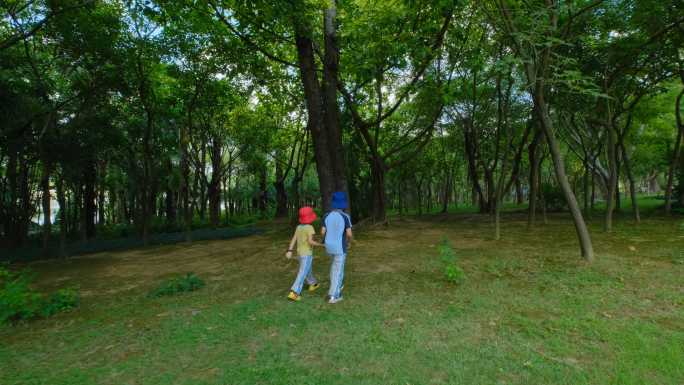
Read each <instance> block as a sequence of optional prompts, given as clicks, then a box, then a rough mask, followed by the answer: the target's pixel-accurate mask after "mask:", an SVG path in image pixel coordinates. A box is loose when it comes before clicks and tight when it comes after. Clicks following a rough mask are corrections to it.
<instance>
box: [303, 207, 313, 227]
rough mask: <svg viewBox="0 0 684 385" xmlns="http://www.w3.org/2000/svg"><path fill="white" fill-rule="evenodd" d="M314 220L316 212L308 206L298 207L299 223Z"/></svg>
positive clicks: (306, 223)
mask: <svg viewBox="0 0 684 385" xmlns="http://www.w3.org/2000/svg"><path fill="white" fill-rule="evenodd" d="M315 220H316V212H315V211H314V210H313V209H312V208H311V207H309V206H304V207H302V208H301V209H299V223H301V224H303V225H308V224H311V223H312V222H313V221H315Z"/></svg>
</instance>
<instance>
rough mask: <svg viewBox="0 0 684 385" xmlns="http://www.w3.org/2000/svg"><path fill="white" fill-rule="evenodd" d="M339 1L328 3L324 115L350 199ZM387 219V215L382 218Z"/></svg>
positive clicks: (340, 186)
mask: <svg viewBox="0 0 684 385" xmlns="http://www.w3.org/2000/svg"><path fill="white" fill-rule="evenodd" d="M336 4H337V1H336V0H331V1H329V2H328V8H327V9H326V10H325V12H324V18H323V24H324V25H323V30H324V35H325V41H324V43H325V55H324V64H325V65H324V66H323V106H324V107H323V111H324V113H323V115H324V124H325V126H326V131H327V134H328V151H329V154H330V160H331V162H332V168H333V173H334V175H335V179H334V181H333V186H334V188H335V190H336V191H344V192H345V193H347V196H349V191H348V187H347V173H346V170H345V164H346V162H345V159H344V149H343V147H342V130H341V127H340V108H339V106H338V103H337V83H338V67H339V63H340V49H339V47H338V45H337V6H336ZM383 216H384V214H383Z"/></svg>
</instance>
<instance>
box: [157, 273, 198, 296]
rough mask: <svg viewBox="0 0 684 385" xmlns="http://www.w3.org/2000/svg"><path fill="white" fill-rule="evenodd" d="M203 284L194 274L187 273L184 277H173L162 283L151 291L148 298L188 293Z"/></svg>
mask: <svg viewBox="0 0 684 385" xmlns="http://www.w3.org/2000/svg"><path fill="white" fill-rule="evenodd" d="M204 285H205V283H204V281H203V280H202V279H200V278H199V277H198V276H196V275H195V274H194V273H187V274H186V275H184V276H180V277H174V278H171V279H168V280H166V281H164V282H162V283H161V284H160V285H159V286H157V288H155V289H154V290H152V291H151V292H150V293H149V294H148V296H149V297H152V298H157V297H162V296H166V295H175V294H178V293H184V292H189V291H195V290H197V289H200V288H202V287H204Z"/></svg>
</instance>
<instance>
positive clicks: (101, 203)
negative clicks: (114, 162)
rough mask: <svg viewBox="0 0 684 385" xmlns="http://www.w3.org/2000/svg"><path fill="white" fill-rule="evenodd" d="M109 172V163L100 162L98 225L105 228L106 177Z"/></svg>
mask: <svg viewBox="0 0 684 385" xmlns="http://www.w3.org/2000/svg"><path fill="white" fill-rule="evenodd" d="M106 172H107V163H106V162H100V170H99V172H98V179H99V180H100V188H98V190H97V210H98V212H97V224H98V225H100V226H104V225H105V223H106V218H105V208H106V207H105V189H106V187H105V176H106Z"/></svg>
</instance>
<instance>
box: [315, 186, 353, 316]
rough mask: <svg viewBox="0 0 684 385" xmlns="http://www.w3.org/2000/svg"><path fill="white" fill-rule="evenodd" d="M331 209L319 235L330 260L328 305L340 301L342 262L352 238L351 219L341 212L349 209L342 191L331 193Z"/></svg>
mask: <svg viewBox="0 0 684 385" xmlns="http://www.w3.org/2000/svg"><path fill="white" fill-rule="evenodd" d="M331 207H332V210H331V211H330V212H328V213H327V214H325V216H324V217H323V221H322V222H323V224H322V227H321V235H323V239H324V245H325V251H326V252H327V253H328V255H330V257H331V258H332V261H331V265H330V290H329V291H328V296H327V297H326V299H327V301H328V303H337V302H340V301H341V300H342V288H343V287H344V284H343V279H344V262H345V260H346V257H347V250H348V247H349V242H350V241H351V238H352V223H351V218H350V217H349V215H348V214H347V213H345V212H344V211H342V210H344V209H346V208H348V207H349V203H348V201H347V194H346V193H345V192H344V191H337V192H335V193H333V195H332V202H331Z"/></svg>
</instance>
